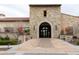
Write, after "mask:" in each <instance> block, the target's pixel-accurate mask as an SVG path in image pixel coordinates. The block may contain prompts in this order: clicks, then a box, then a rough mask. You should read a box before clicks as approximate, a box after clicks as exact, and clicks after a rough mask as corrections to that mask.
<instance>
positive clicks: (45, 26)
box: [39, 22, 51, 38]
mask: <svg viewBox="0 0 79 59" xmlns="http://www.w3.org/2000/svg"><path fill="white" fill-rule="evenodd" d="M39 37H40V38H51V26H50V24H49V23H47V22H44V23H42V24H41V25H40V27H39Z"/></svg>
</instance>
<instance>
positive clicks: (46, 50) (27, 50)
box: [2, 38, 78, 54]
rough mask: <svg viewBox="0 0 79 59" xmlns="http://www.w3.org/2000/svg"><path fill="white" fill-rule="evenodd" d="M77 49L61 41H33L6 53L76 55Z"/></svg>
mask: <svg viewBox="0 0 79 59" xmlns="http://www.w3.org/2000/svg"><path fill="white" fill-rule="evenodd" d="M77 51H78V50H77V49H76V48H75V47H74V46H73V45H71V44H69V43H67V42H65V41H62V40H60V39H53V38H52V39H31V40H28V41H27V42H24V43H23V44H20V45H18V46H15V47H14V48H12V49H10V50H9V51H7V52H6V53H3V52H2V54H8V53H10V52H12V53H14V54H75V52H76V53H77Z"/></svg>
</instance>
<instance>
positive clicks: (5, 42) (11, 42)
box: [0, 36, 17, 45]
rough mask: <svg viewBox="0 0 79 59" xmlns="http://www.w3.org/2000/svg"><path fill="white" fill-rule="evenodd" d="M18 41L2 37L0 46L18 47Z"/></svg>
mask: <svg viewBox="0 0 79 59" xmlns="http://www.w3.org/2000/svg"><path fill="white" fill-rule="evenodd" d="M16 44H17V39H10V38H9V37H8V36H6V37H4V38H3V37H0V45H16Z"/></svg>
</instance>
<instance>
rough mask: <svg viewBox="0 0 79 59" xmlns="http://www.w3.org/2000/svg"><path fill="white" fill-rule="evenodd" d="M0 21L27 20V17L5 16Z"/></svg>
mask: <svg viewBox="0 0 79 59" xmlns="http://www.w3.org/2000/svg"><path fill="white" fill-rule="evenodd" d="M0 22H29V17H5V18H0Z"/></svg>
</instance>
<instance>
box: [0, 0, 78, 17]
mask: <svg viewBox="0 0 79 59" xmlns="http://www.w3.org/2000/svg"><path fill="white" fill-rule="evenodd" d="M52 1H53V2H52ZM57 1H58V0H46V1H45V0H40V1H39V0H29V1H28V0H1V1H0V13H3V14H5V15H6V16H7V17H29V6H28V5H29V4H40V3H41V4H53V3H54V4H56V3H58V2H59V1H58V2H57ZM61 12H62V13H66V14H71V15H74V16H79V4H62V6H61Z"/></svg>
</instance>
